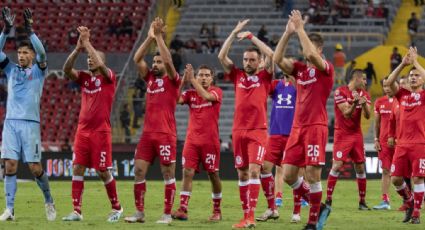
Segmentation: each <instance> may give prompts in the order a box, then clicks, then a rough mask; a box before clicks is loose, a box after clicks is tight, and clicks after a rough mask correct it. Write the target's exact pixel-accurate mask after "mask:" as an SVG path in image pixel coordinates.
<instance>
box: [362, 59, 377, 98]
mask: <svg viewBox="0 0 425 230" xmlns="http://www.w3.org/2000/svg"><path fill="white" fill-rule="evenodd" d="M363 71H364V72H365V74H366V81H367V85H366V88H367V90H368V91H369V89H370V87H371V86H372V79H373V80H374V82H375V84H377V83H378V80H377V78H376V72H375V69H374V68H373V64H372V62H368V63H367V66H366V68H365V69H364V70H363Z"/></svg>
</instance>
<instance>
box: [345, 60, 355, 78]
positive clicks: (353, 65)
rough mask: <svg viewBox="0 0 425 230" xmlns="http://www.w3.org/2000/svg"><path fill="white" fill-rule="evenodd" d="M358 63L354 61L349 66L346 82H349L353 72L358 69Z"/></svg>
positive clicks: (346, 72) (346, 71)
mask: <svg viewBox="0 0 425 230" xmlns="http://www.w3.org/2000/svg"><path fill="white" fill-rule="evenodd" d="M356 64H357V62H356V61H355V60H352V61H351V62H350V64H349V65H348V67H347V69H346V70H345V82H349V81H350V78H351V71H353V69H355V68H356Z"/></svg>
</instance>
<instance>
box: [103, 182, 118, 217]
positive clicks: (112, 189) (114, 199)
mask: <svg viewBox="0 0 425 230" xmlns="http://www.w3.org/2000/svg"><path fill="white" fill-rule="evenodd" d="M105 188H106V193H107V194H108V197H109V200H110V201H111V206H112V209H114V210H120V209H121V205H120V202H119V201H118V194H117V182H116V181H115V179H114V177H112V175H111V179H110V180H109V181H108V182H106V183H105Z"/></svg>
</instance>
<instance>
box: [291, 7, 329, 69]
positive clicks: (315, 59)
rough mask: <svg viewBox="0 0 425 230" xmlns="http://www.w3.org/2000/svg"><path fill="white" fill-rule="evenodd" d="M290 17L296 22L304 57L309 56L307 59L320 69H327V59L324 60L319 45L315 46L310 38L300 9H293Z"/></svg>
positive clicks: (295, 25)
mask: <svg viewBox="0 0 425 230" xmlns="http://www.w3.org/2000/svg"><path fill="white" fill-rule="evenodd" d="M289 18H290V19H291V20H292V22H293V23H294V27H295V31H296V33H297V34H298V38H299V39H300V43H301V47H302V49H303V55H304V57H305V58H307V60H308V61H310V62H311V63H312V64H313V65H314V66H315V67H316V68H317V69H318V70H320V71H323V70H325V69H326V62H325V60H323V58H322V56H321V54H320V53H319V51H318V50H317V47H315V46H314V44H313V43H312V42H311V41H310V38H308V35H307V33H306V32H305V30H304V24H305V23H306V21H304V20H303V19H302V15H301V12H300V11H299V10H293V11H292V14H291V15H290V16H289Z"/></svg>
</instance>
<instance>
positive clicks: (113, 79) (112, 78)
mask: <svg viewBox="0 0 425 230" xmlns="http://www.w3.org/2000/svg"><path fill="white" fill-rule="evenodd" d="M116 81H117V77H116V75H115V73H114V72H113V71H112V70H111V69H109V68H108V83H115V82H116Z"/></svg>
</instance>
